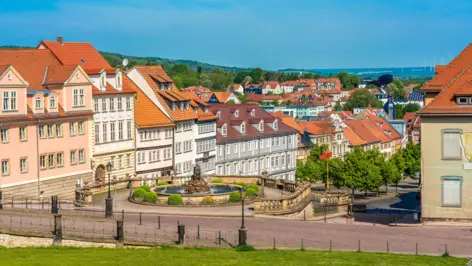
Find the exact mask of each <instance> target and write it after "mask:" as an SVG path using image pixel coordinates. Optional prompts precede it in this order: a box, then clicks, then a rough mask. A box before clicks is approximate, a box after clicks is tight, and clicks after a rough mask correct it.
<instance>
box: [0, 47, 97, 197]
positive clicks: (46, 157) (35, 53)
mask: <svg viewBox="0 0 472 266" xmlns="http://www.w3.org/2000/svg"><path fill="white" fill-rule="evenodd" d="M91 103H92V81H91V80H90V78H89V77H88V76H87V74H86V73H85V71H84V70H83V69H82V68H81V67H80V66H64V65H61V64H60V62H59V61H58V60H57V59H56V58H55V57H54V55H53V54H52V53H51V52H50V51H47V50H43V51H39V50H34V49H21V50H0V162H1V165H0V190H1V191H2V192H3V194H4V195H5V196H23V197H35V198H36V197H49V196H51V195H58V196H59V197H61V198H62V199H65V198H69V199H72V198H73V197H74V190H75V187H76V184H77V183H81V182H84V181H85V182H89V181H90V180H91V179H92V170H91V167H90V158H91V156H92V154H91V144H90V141H89V131H90V126H91V124H92V122H93V121H92V119H93V111H92V106H91Z"/></svg>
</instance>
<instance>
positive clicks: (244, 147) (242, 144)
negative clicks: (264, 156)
mask: <svg viewBox="0 0 472 266" xmlns="http://www.w3.org/2000/svg"><path fill="white" fill-rule="evenodd" d="M245 151H246V143H244V142H241V152H245Z"/></svg>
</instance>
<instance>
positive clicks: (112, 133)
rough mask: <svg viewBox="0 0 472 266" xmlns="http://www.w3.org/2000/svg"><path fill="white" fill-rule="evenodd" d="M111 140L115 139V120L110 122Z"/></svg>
mask: <svg viewBox="0 0 472 266" xmlns="http://www.w3.org/2000/svg"><path fill="white" fill-rule="evenodd" d="M110 141H115V122H110Z"/></svg>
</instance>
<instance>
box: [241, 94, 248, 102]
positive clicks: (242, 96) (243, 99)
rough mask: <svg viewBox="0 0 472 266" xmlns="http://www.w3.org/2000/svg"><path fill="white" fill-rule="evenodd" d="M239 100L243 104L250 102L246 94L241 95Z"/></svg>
mask: <svg viewBox="0 0 472 266" xmlns="http://www.w3.org/2000/svg"><path fill="white" fill-rule="evenodd" d="M239 100H240V101H241V103H247V102H248V100H247V95H246V94H241V95H240V96H239Z"/></svg>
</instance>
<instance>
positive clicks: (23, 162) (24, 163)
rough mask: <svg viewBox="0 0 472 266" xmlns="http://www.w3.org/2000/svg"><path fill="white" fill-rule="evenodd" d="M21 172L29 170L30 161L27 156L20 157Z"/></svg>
mask: <svg viewBox="0 0 472 266" xmlns="http://www.w3.org/2000/svg"><path fill="white" fill-rule="evenodd" d="M20 172H21V173H22V174H23V173H27V172H28V161H27V159H26V158H21V159H20Z"/></svg>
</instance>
